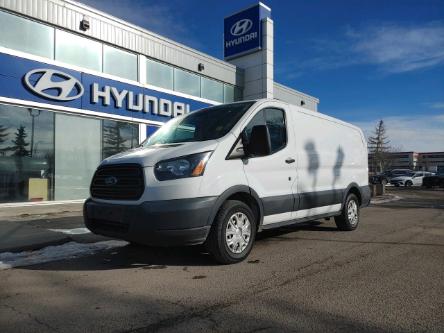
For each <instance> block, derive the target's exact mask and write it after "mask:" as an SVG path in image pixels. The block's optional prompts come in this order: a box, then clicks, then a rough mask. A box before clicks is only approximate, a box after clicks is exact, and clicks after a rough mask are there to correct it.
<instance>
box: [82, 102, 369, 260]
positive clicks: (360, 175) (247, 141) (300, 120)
mask: <svg viewBox="0 0 444 333" xmlns="http://www.w3.org/2000/svg"><path fill="white" fill-rule="evenodd" d="M90 190H91V197H90V198H89V199H88V200H87V201H86V202H85V206H84V217H85V223H86V226H87V227H88V228H89V229H90V230H91V231H92V232H93V233H96V234H100V235H105V236H111V237H115V238H119V239H124V240H127V241H129V242H133V243H140V244H148V245H155V246H175V245H195V244H205V245H206V247H207V249H208V250H209V252H210V253H211V254H212V255H213V256H214V258H215V259H216V260H217V261H218V262H220V263H225V264H227V263H235V262H238V261H241V260H243V259H245V258H246V257H247V256H248V254H249V253H250V251H251V248H252V246H253V243H254V240H255V236H256V234H257V233H258V232H260V231H262V230H264V229H270V228H276V227H281V226H284V225H289V224H294V223H298V222H302V221H309V220H314V219H320V218H327V217H334V219H335V222H336V225H337V227H338V229H339V230H346V231H350V230H354V229H356V228H357V226H358V224H359V212H360V208H361V207H364V206H366V205H368V204H369V202H370V190H369V187H368V167H367V145H366V142H365V139H364V136H363V134H362V131H361V130H360V129H359V128H357V127H355V126H353V125H350V124H347V123H345V122H343V121H340V120H338V119H334V118H332V117H328V116H326V115H323V114H320V113H317V112H313V111H309V110H306V109H303V108H301V107H298V106H294V105H289V104H287V103H283V102H280V101H277V100H267V99H264V100H257V101H246V102H238V103H232V104H225V105H219V106H214V107H209V108H206V109H202V110H199V111H195V112H192V113H188V114H186V115H183V116H180V117H177V118H174V119H172V120H170V121H169V122H167V123H166V124H165V125H164V126H162V127H161V128H160V129H159V130H158V131H157V132H155V133H154V134H153V135H152V136H151V137H150V138H148V139H147V140H146V141H145V142H143V143H142V144H141V146H140V147H139V148H136V149H132V150H129V151H127V152H124V153H121V154H117V155H114V156H111V157H109V158H107V159H105V160H104V161H103V162H102V163H101V164H100V166H99V167H98V169H97V171H96V172H95V174H94V177H93V179H92V183H91V188H90Z"/></svg>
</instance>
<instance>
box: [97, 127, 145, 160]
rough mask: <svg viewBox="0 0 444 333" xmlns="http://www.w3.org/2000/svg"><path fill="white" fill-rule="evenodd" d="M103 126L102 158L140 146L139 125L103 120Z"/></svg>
mask: <svg viewBox="0 0 444 333" xmlns="http://www.w3.org/2000/svg"><path fill="white" fill-rule="evenodd" d="M102 126H103V127H102V147H103V150H102V159H105V158H107V157H109V156H111V155H115V154H118V153H121V152H123V151H125V150H128V149H131V148H135V147H137V146H138V144H139V125H137V124H130V123H125V122H123V121H114V120H103V125H102Z"/></svg>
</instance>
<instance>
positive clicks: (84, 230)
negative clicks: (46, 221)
mask: <svg viewBox="0 0 444 333" xmlns="http://www.w3.org/2000/svg"><path fill="white" fill-rule="evenodd" d="M48 230H50V231H55V232H61V233H63V234H66V235H83V234H89V233H90V232H91V231H89V230H88V229H87V228H74V229H48Z"/></svg>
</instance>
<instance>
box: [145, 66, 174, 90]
mask: <svg viewBox="0 0 444 333" xmlns="http://www.w3.org/2000/svg"><path fill="white" fill-rule="evenodd" d="M146 83H148V84H152V85H153V86H157V87H161V88H165V89H170V90H173V68H172V67H171V66H168V65H165V64H162V63H160V62H157V61H153V60H150V59H147V60H146Z"/></svg>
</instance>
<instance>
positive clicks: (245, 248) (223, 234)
mask: <svg viewBox="0 0 444 333" xmlns="http://www.w3.org/2000/svg"><path fill="white" fill-rule="evenodd" d="M255 236H256V219H255V217H254V214H253V212H252V211H251V209H250V207H248V206H247V205H246V204H244V203H243V202H241V201H237V200H227V201H226V202H225V203H224V204H223V205H222V207H221V209H220V210H219V212H218V213H217V215H216V218H215V220H214V222H213V225H212V226H211V230H210V234H209V235H208V238H207V241H206V246H207V249H208V251H209V252H210V253H211V254H212V255H213V257H214V258H215V259H216V261H218V262H219V263H221V264H234V263H236V262H240V261H242V260H244V259H245V258H246V257H248V254H249V253H250V251H251V248H252V247H253V242H254V239H255Z"/></svg>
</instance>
